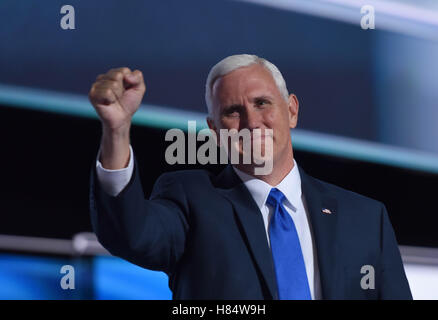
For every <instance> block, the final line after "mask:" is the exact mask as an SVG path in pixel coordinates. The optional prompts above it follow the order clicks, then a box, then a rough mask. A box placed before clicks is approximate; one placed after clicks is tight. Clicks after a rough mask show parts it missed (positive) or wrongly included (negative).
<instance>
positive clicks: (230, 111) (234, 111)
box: [224, 106, 240, 118]
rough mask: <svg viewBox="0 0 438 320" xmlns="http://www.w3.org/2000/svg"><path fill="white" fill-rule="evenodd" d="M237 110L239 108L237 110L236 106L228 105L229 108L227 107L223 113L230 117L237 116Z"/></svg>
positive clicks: (238, 114) (238, 113)
mask: <svg viewBox="0 0 438 320" xmlns="http://www.w3.org/2000/svg"><path fill="white" fill-rule="evenodd" d="M239 111H240V110H239V107H238V106H232V107H230V108H228V109H226V110H225V111H224V115H225V116H226V117H232V118H234V117H239V116H240V112H239Z"/></svg>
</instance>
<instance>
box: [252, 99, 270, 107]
mask: <svg viewBox="0 0 438 320" xmlns="http://www.w3.org/2000/svg"><path fill="white" fill-rule="evenodd" d="M255 104H256V105H257V106H264V105H267V104H270V101H269V100H267V99H264V98H259V99H256V100H255Z"/></svg>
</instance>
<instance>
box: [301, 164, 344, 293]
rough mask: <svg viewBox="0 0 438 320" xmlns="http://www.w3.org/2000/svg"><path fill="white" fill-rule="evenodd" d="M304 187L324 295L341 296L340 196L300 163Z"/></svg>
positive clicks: (302, 186) (302, 185)
mask: <svg viewBox="0 0 438 320" xmlns="http://www.w3.org/2000/svg"><path fill="white" fill-rule="evenodd" d="M299 170H300V177H301V188H302V192H303V194H304V197H305V200H306V204H307V208H308V210H309V216H310V220H311V221H310V223H311V225H312V229H313V237H314V239H315V244H316V252H317V257H318V267H319V273H320V276H321V287H322V295H323V299H339V298H341V292H340V291H339V289H338V288H340V287H341V286H340V285H339V281H341V280H342V279H340V278H339V279H338V277H337V272H336V271H337V263H339V261H338V260H337V257H338V256H339V255H338V254H337V251H338V245H337V230H336V227H337V221H338V212H337V200H336V199H335V198H333V197H330V196H329V195H327V194H326V189H325V188H324V187H323V185H322V184H321V183H320V182H318V181H317V180H316V179H314V178H312V177H310V176H309V175H307V174H306V173H305V172H304V171H303V170H302V169H301V168H300V167H299Z"/></svg>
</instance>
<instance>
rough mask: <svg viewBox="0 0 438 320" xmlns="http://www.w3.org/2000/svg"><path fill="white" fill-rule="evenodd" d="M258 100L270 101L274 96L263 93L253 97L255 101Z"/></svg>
mask: <svg viewBox="0 0 438 320" xmlns="http://www.w3.org/2000/svg"><path fill="white" fill-rule="evenodd" d="M256 100H269V101H271V100H272V97H271V96H267V95H262V96H257V97H254V98H253V101H256Z"/></svg>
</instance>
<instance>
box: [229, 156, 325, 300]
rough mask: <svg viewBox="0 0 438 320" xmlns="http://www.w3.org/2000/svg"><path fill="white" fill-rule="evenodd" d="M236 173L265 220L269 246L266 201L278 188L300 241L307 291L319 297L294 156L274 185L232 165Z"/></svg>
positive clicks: (306, 219) (268, 212) (267, 207)
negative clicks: (280, 178) (285, 173)
mask: <svg viewBox="0 0 438 320" xmlns="http://www.w3.org/2000/svg"><path fill="white" fill-rule="evenodd" d="M233 169H234V171H235V172H236V174H237V175H238V176H239V178H240V179H241V180H242V181H243V183H244V184H245V186H246V187H247V189H248V190H249V192H250V193H251V195H252V197H253V198H254V201H255V203H256V204H257V206H258V207H259V209H260V212H261V214H262V216H263V222H264V223H265V230H266V238H267V241H268V245H269V222H270V220H271V216H272V214H273V212H274V211H273V208H272V207H271V206H269V205H268V204H267V203H266V200H267V199H268V196H269V193H270V192H271V189H272V188H277V189H278V190H280V191H281V192H282V193H283V194H284V196H285V200H284V201H283V206H284V208H285V209H286V211H287V212H288V213H289V215H290V217H291V218H292V220H293V221H294V224H295V228H296V229H297V233H298V238H299V240H300V245H301V251H302V252H303V258H304V264H305V266H306V273H307V279H308V281H309V288H310V293H311V296H312V299H313V300H316V299H321V284H320V278H319V270H318V260H317V258H316V248H315V243H314V241H313V236H312V232H311V228H310V218H309V214H308V210H307V207H306V206H305V199H304V196H303V194H302V192H301V177H300V172H299V170H298V167H297V163H296V161H295V159H294V166H293V168H292V170H291V171H290V172H289V173H288V174H287V175H286V177H284V178H283V180H282V181H281V182H280V183H279V184H278V185H276V186H271V185H269V184H268V183H266V182H264V181H262V180H260V179H257V178H256V177H253V176H250V175H248V174H246V173H244V172H242V171H240V170H239V169H237V168H235V167H233Z"/></svg>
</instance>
